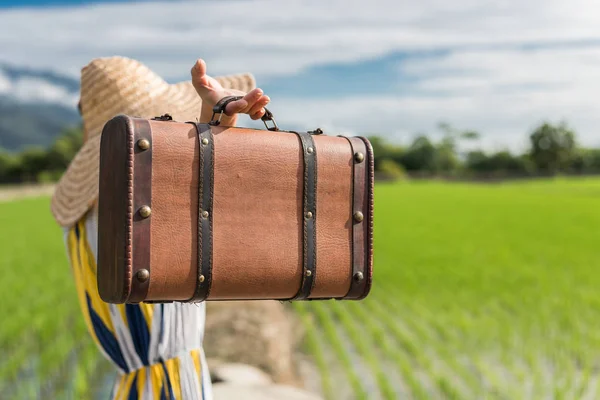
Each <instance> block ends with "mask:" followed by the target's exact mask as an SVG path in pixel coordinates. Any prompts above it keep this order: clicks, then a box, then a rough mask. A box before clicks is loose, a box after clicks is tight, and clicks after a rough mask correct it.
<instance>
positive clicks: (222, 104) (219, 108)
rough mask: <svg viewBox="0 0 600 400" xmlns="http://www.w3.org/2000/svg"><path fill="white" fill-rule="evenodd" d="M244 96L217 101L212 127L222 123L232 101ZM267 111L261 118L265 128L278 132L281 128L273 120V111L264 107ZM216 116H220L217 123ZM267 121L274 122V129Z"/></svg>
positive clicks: (227, 97) (211, 120) (228, 97)
mask: <svg viewBox="0 0 600 400" xmlns="http://www.w3.org/2000/svg"><path fill="white" fill-rule="evenodd" d="M243 98H244V96H225V97H223V98H221V100H219V101H217V103H216V104H215V105H214V106H213V110H212V111H213V114H212V117H210V122H209V124H210V125H214V126H217V125H219V124H220V123H221V117H222V115H223V114H225V108H226V107H227V104H229V103H231V102H232V101H237V100H240V99H243ZM264 109H265V114H264V115H263V116H262V117H261V118H260V119H261V120H262V121H263V122H264V123H265V126H266V127H267V129H268V130H270V131H278V130H279V127H278V126H277V123H276V122H275V119H274V118H273V113H272V112H271V111H269V109H268V108H267V107H264ZM215 114H219V119H218V120H216V121H215ZM267 121H271V122H273V125H274V126H273V127H271V128H269V126H268V125H267Z"/></svg>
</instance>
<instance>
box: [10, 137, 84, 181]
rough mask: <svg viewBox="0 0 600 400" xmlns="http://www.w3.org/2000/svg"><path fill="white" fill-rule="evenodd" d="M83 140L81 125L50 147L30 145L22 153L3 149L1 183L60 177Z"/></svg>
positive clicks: (53, 179)
mask: <svg viewBox="0 0 600 400" xmlns="http://www.w3.org/2000/svg"><path fill="white" fill-rule="evenodd" d="M82 144H83V133H82V130H81V127H71V128H67V129H65V130H64V132H62V133H61V135H60V136H59V137H58V138H57V139H56V140H55V141H54V142H53V143H52V145H51V146H50V147H48V148H43V147H30V148H28V149H26V150H23V151H21V152H20V153H11V152H8V151H6V150H2V149H0V184H3V183H4V184H7V183H8V184H17V183H47V182H54V181H57V180H58V179H59V178H60V176H61V174H62V173H63V172H64V171H65V169H66V168H67V166H68V165H69V163H70V162H71V160H72V159H73V157H75V154H77V151H78V150H79V148H80V147H81V145H82Z"/></svg>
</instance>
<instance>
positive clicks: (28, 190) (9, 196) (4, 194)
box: [0, 184, 54, 202]
mask: <svg viewBox="0 0 600 400" xmlns="http://www.w3.org/2000/svg"><path fill="white" fill-rule="evenodd" d="M53 191H54V184H38V185H0V202H4V201H10V200H17V199H23V198H27V197H38V196H50V195H51V194H52V192H53Z"/></svg>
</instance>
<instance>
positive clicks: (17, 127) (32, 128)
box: [0, 64, 81, 151]
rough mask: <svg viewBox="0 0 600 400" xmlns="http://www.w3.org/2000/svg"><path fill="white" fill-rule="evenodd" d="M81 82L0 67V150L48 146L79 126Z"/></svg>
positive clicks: (59, 76) (32, 70) (41, 71)
mask: <svg viewBox="0 0 600 400" xmlns="http://www.w3.org/2000/svg"><path fill="white" fill-rule="evenodd" d="M78 96H79V82H78V81H77V80H76V79H73V78H71V77H68V76H63V75H60V74H57V73H55V72H52V71H45V70H35V69H31V68H21V67H17V66H13V65H8V64H0V149H5V150H8V151H20V150H23V149H24V148H26V147H30V146H41V147H46V146H49V145H50V144H52V142H53V141H54V139H55V138H56V137H57V136H58V135H59V134H60V133H61V132H62V131H63V130H64V129H65V128H67V127H70V126H73V125H78V124H80V123H81V118H80V117H79V113H78V112H77V107H76V104H77V99H78Z"/></svg>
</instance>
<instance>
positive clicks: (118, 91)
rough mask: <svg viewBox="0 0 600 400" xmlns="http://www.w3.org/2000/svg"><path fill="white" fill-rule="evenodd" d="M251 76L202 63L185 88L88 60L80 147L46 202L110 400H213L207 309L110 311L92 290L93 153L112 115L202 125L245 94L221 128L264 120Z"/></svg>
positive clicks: (108, 61) (122, 62)
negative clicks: (109, 371)
mask: <svg viewBox="0 0 600 400" xmlns="http://www.w3.org/2000/svg"><path fill="white" fill-rule="evenodd" d="M253 87H254V80H253V78H252V76H251V75H248V74H239V75H232V76H229V77H221V78H213V77H210V76H209V75H207V73H206V64H205V62H204V61H203V60H198V61H197V62H196V63H195V65H194V66H193V68H192V70H191V82H189V81H188V82H182V83H180V84H177V85H168V84H167V83H166V82H164V80H162V79H161V78H159V77H158V76H157V75H156V74H154V73H153V72H152V71H150V70H149V69H148V68H146V67H145V66H143V65H142V64H140V63H138V62H137V61H135V60H130V59H127V58H123V57H112V58H102V59H96V60H93V61H92V62H91V63H90V64H88V65H87V66H86V67H84V68H83V69H82V78H81V100H80V111H81V114H82V119H83V125H84V145H83V147H82V149H81V150H80V151H79V152H78V154H77V156H76V157H75V158H74V159H73V161H72V162H71V164H70V166H69V168H68V170H67V171H66V172H65V174H64V175H63V177H62V178H61V181H60V182H59V183H58V185H57V189H56V191H55V194H54V196H53V199H52V212H53V215H54V217H55V218H56V220H57V222H58V223H59V224H60V225H61V226H62V227H63V229H64V234H65V244H66V247H67V253H68V257H69V261H70V263H71V267H72V271H73V275H74V278H75V282H76V287H77V293H78V297H79V302H80V305H81V309H82V312H83V316H84V319H85V321H86V324H87V327H88V331H89V333H90V335H91V336H92V338H93V339H94V341H95V343H96V344H97V346H98V348H99V349H100V351H101V353H102V354H103V355H104V356H105V357H106V358H108V360H110V361H111V362H112V363H113V364H114V366H115V367H116V369H117V370H118V375H117V378H116V381H115V384H114V387H113V390H112V395H111V396H112V398H113V399H144V400H146V399H157V400H158V399H185V400H196V399H211V398H212V394H211V386H210V376H209V374H208V370H207V367H206V361H205V358H204V352H203V350H202V337H203V330H204V317H205V306H204V303H200V304H183V303H168V304H145V303H140V304H135V305H133V304H107V303H104V302H103V301H102V300H101V299H100V297H99V294H98V290H97V285H96V260H97V242H96V240H97V210H96V205H95V201H96V199H97V195H98V193H97V191H98V165H99V163H98V157H99V155H98V148H99V141H100V136H101V135H100V133H101V130H102V126H103V124H104V123H105V122H106V121H107V120H108V119H110V118H111V117H112V116H114V115H117V114H129V115H132V116H138V117H142V118H153V117H155V116H159V115H163V114H165V113H169V114H171V115H172V116H173V118H174V119H175V120H179V121H194V120H196V119H197V118H198V113H200V116H199V119H200V121H201V122H208V121H209V120H210V118H211V116H212V107H213V106H214V105H215V104H216V103H217V102H218V101H219V100H220V99H221V98H223V97H225V96H231V95H243V96H244V97H243V98H242V99H240V100H237V101H234V102H231V103H229V104H228V105H227V108H226V112H225V114H226V115H224V116H223V117H222V120H221V123H222V124H224V125H230V126H233V125H235V124H236V122H237V115H238V114H242V113H243V114H248V115H249V116H250V117H251V118H252V119H255V120H256V119H259V118H261V117H262V116H263V115H264V113H265V109H264V107H265V106H266V105H267V104H268V103H269V98H268V97H267V96H266V95H264V93H263V92H262V90H260V89H258V88H253Z"/></svg>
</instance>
